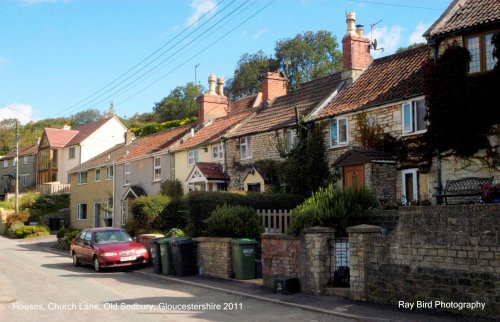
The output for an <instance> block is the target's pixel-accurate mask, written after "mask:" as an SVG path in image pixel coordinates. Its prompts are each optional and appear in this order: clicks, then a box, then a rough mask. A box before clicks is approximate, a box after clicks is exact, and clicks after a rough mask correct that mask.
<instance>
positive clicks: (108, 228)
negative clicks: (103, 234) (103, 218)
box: [87, 227, 123, 232]
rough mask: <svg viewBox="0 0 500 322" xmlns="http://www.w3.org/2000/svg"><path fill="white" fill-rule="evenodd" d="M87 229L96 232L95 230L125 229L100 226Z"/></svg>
mask: <svg viewBox="0 0 500 322" xmlns="http://www.w3.org/2000/svg"><path fill="white" fill-rule="evenodd" d="M87 230H89V231H91V232H95V231H112V230H123V229H122V228H116V227H99V228H87Z"/></svg>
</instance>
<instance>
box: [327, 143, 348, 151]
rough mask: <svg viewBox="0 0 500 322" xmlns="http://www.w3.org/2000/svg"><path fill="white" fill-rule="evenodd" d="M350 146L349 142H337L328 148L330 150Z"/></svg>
mask: <svg viewBox="0 0 500 322" xmlns="http://www.w3.org/2000/svg"><path fill="white" fill-rule="evenodd" d="M347 146H349V143H342V144H337V145H333V146H332V145H330V147H329V148H328V149H329V150H335V149H338V148H345V147H347Z"/></svg>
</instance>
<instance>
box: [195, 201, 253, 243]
mask: <svg viewBox="0 0 500 322" xmlns="http://www.w3.org/2000/svg"><path fill="white" fill-rule="evenodd" d="M204 222H205V224H206V230H205V235H207V236H213V237H248V238H255V237H259V235H260V234H261V233H262V226H261V223H260V219H259V217H258V216H257V214H256V213H255V210H253V209H252V208H249V207H242V206H229V205H222V206H217V208H215V210H214V211H212V213H211V215H210V217H208V219H206V220H204Z"/></svg>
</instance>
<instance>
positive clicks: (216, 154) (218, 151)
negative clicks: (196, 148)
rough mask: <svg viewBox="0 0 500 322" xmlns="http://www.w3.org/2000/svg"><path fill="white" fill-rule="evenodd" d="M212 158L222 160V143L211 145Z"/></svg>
mask: <svg viewBox="0 0 500 322" xmlns="http://www.w3.org/2000/svg"><path fill="white" fill-rule="evenodd" d="M212 160H213V161H222V160H224V146H223V145H222V143H220V144H214V145H212Z"/></svg>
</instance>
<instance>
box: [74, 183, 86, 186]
mask: <svg viewBox="0 0 500 322" xmlns="http://www.w3.org/2000/svg"><path fill="white" fill-rule="evenodd" d="M86 184H88V182H85V183H77V184H76V185H77V186H84V185H86Z"/></svg>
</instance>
